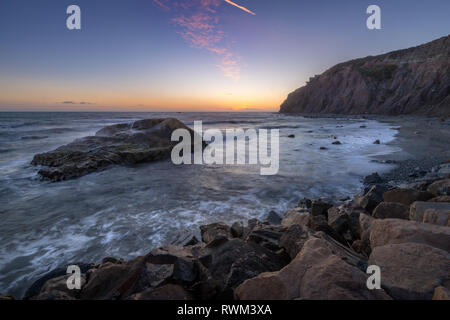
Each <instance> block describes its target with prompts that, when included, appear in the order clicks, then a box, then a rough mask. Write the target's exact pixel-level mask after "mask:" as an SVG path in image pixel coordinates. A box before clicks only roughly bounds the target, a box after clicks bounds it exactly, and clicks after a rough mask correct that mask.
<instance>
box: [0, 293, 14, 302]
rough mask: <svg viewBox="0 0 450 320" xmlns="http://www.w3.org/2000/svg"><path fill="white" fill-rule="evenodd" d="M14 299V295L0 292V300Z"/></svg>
mask: <svg viewBox="0 0 450 320" xmlns="http://www.w3.org/2000/svg"><path fill="white" fill-rule="evenodd" d="M7 300H10V301H11V300H14V297H13V296H10V295H7V294H0V301H7Z"/></svg>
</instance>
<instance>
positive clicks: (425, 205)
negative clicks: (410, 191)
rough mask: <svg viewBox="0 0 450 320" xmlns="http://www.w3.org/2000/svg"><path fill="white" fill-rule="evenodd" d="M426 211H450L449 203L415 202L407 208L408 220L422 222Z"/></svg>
mask: <svg viewBox="0 0 450 320" xmlns="http://www.w3.org/2000/svg"><path fill="white" fill-rule="evenodd" d="M427 210H437V211H450V203H448V202H423V201H416V202H414V203H413V204H412V205H411V207H410V208H409V219H410V220H414V221H420V222H422V221H423V219H424V215H425V212H426V211H427Z"/></svg>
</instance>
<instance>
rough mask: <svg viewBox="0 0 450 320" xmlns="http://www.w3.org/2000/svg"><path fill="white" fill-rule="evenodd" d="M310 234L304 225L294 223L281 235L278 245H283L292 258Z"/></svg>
mask: <svg viewBox="0 0 450 320" xmlns="http://www.w3.org/2000/svg"><path fill="white" fill-rule="evenodd" d="M311 235H312V231H310V230H309V229H308V228H307V227H306V226H303V225H299V224H294V225H292V226H290V227H289V228H288V229H287V230H286V231H285V232H284V233H283V235H282V236H281V239H280V246H281V247H283V248H284V249H285V250H286V252H287V253H288V255H289V256H290V257H291V259H294V258H295V257H296V256H297V254H298V253H299V252H300V251H301V250H302V248H303V245H304V244H305V242H306V241H308V240H309V238H310V237H311Z"/></svg>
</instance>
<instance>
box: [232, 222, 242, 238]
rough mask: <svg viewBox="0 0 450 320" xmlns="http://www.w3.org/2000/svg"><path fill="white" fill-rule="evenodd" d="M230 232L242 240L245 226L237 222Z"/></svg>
mask: <svg viewBox="0 0 450 320" xmlns="http://www.w3.org/2000/svg"><path fill="white" fill-rule="evenodd" d="M230 232H231V235H232V236H233V237H234V238H242V236H243V235H244V225H243V224H242V222H240V221H236V222H234V223H233V224H232V225H231V228H230Z"/></svg>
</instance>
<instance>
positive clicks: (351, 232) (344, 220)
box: [328, 203, 366, 242]
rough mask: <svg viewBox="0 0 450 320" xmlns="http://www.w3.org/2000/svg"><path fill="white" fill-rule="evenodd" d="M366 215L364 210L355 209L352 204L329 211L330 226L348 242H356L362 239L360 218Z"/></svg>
mask: <svg viewBox="0 0 450 320" xmlns="http://www.w3.org/2000/svg"><path fill="white" fill-rule="evenodd" d="M361 213H366V211H365V210H364V209H362V208H355V207H353V205H352V204H351V203H347V204H343V205H341V206H339V207H332V208H330V209H329V210H328V225H329V226H330V227H332V228H333V229H334V230H336V232H337V233H339V234H341V235H343V236H344V237H345V238H346V240H347V241H350V242H351V241H354V240H356V239H359V238H360V237H361V234H360V225H359V216H360V214H361Z"/></svg>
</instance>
